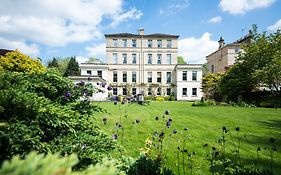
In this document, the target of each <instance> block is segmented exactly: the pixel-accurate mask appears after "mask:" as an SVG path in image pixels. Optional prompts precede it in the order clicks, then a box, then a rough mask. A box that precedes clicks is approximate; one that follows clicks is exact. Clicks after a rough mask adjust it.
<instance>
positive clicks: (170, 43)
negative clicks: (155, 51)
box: [167, 40, 172, 48]
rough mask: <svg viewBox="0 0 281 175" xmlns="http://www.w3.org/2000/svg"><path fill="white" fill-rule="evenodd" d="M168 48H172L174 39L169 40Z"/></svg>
mask: <svg viewBox="0 0 281 175" xmlns="http://www.w3.org/2000/svg"><path fill="white" fill-rule="evenodd" d="M167 48H172V40H167Z"/></svg>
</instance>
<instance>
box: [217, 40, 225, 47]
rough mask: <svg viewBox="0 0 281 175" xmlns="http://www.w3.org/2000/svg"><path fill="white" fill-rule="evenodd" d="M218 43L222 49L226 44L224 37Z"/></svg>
mask: <svg viewBox="0 0 281 175" xmlns="http://www.w3.org/2000/svg"><path fill="white" fill-rule="evenodd" d="M218 42H219V49H221V48H222V47H223V46H224V44H225V43H224V39H223V38H222V37H220V40H219V41H218Z"/></svg>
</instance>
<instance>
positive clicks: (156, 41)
mask: <svg viewBox="0 0 281 175" xmlns="http://www.w3.org/2000/svg"><path fill="white" fill-rule="evenodd" d="M178 37H179V36H178V35H170V34H160V33H156V34H148V35H146V34H144V29H140V30H139V33H138V34H131V33H117V34H105V38H106V59H107V63H81V65H80V68H81V76H79V77H70V78H71V79H72V80H73V81H79V80H80V79H83V78H84V79H85V80H88V81H90V82H93V83H96V81H105V82H106V83H107V85H108V86H111V87H112V90H111V91H109V92H108V91H107V90H106V88H104V90H105V91H106V92H105V93H103V94H97V95H96V96H97V97H96V98H95V99H94V100H104V99H105V98H106V97H107V96H111V95H123V96H129V95H136V94H144V96H171V95H172V96H175V98H176V99H177V100H190V101H194V100H200V99H201V97H202V92H201V79H202V65H201V64H177V56H178ZM87 78H88V79H87Z"/></svg>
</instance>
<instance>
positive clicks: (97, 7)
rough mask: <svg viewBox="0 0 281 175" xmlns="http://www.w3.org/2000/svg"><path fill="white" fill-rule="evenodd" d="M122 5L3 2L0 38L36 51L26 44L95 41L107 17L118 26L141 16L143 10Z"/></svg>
mask: <svg viewBox="0 0 281 175" xmlns="http://www.w3.org/2000/svg"><path fill="white" fill-rule="evenodd" d="M122 3H123V0H71V1H69V0H42V1H38V0H25V1H21V0H12V1H11V0H4V1H1V6H0V26H1V27H0V36H1V37H2V39H5V40H8V41H11V42H18V43H21V44H23V45H25V46H29V47H30V46H32V47H33V48H35V47H34V45H29V44H27V43H36V44H41V45H43V46H50V47H56V46H65V45H67V44H69V43H82V42H86V41H92V40H95V39H97V38H101V37H102V32H101V22H102V21H103V19H104V18H106V19H109V20H111V21H113V22H112V23H113V24H114V25H118V24H119V23H120V22H123V21H127V20H129V19H139V18H140V17H141V15H142V12H141V11H139V10H137V9H135V8H132V9H131V10H129V11H125V10H124V9H123V8H122ZM26 50H27V49H26ZM37 51H39V50H38V49H37V50H36V52H37Z"/></svg>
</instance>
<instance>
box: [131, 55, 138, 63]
mask: <svg viewBox="0 0 281 175" xmlns="http://www.w3.org/2000/svg"><path fill="white" fill-rule="evenodd" d="M132 64H137V54H135V53H133V54H132Z"/></svg>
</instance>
